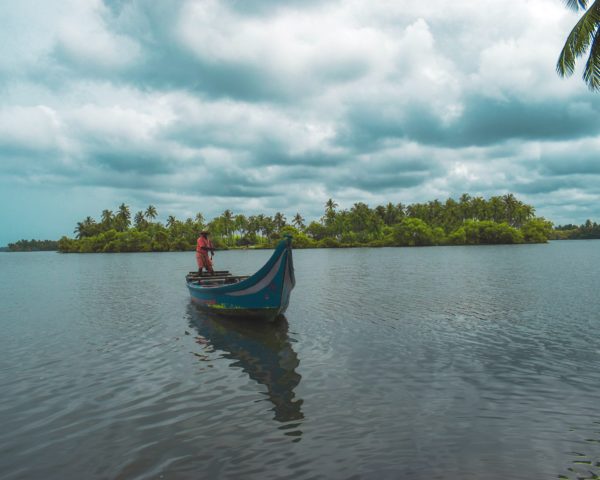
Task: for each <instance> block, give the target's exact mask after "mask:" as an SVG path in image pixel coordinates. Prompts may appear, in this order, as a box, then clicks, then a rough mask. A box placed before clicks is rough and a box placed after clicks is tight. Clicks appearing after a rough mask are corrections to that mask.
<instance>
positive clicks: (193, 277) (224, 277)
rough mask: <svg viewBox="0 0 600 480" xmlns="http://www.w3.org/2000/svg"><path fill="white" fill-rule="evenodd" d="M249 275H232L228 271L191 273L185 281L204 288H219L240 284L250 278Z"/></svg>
mask: <svg viewBox="0 0 600 480" xmlns="http://www.w3.org/2000/svg"><path fill="white" fill-rule="evenodd" d="M248 277H249V275H232V274H231V272H229V271H228V270H215V271H214V272H213V273H208V272H202V274H198V272H189V273H188V274H187V275H186V276H185V279H186V281H187V282H188V283H193V284H195V285H200V286H202V287H218V286H221V285H230V284H232V283H238V282H241V281H242V280H245V279H246V278H248Z"/></svg>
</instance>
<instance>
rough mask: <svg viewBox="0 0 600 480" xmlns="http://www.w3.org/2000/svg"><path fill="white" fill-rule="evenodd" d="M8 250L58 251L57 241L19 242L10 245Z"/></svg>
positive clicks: (32, 240)
mask: <svg viewBox="0 0 600 480" xmlns="http://www.w3.org/2000/svg"><path fill="white" fill-rule="evenodd" d="M7 250H8V251H9V252H54V251H56V250H58V242H57V241H56V240H34V239H31V240H25V239H23V240H19V241H17V242H14V243H9V244H8V248H7Z"/></svg>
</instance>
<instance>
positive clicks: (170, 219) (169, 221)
mask: <svg viewBox="0 0 600 480" xmlns="http://www.w3.org/2000/svg"><path fill="white" fill-rule="evenodd" d="M175 222H177V219H176V218H175V217H174V216H173V215H169V216H168V217H167V228H168V229H171V228H173V225H175Z"/></svg>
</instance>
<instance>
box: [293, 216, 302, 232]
mask: <svg viewBox="0 0 600 480" xmlns="http://www.w3.org/2000/svg"><path fill="white" fill-rule="evenodd" d="M292 223H293V224H294V225H296V228H297V229H298V230H302V229H303V228H304V219H303V218H302V215H300V212H298V213H296V215H294V218H293V220H292Z"/></svg>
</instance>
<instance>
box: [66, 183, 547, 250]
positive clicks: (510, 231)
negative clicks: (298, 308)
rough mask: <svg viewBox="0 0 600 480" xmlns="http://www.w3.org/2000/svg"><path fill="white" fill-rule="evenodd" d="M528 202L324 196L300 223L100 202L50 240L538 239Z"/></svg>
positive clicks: (173, 244) (102, 244)
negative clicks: (165, 213) (370, 200)
mask: <svg viewBox="0 0 600 480" xmlns="http://www.w3.org/2000/svg"><path fill="white" fill-rule="evenodd" d="M534 213H535V209H534V208H533V207H532V206H530V205H527V204H525V203H523V202H521V201H519V200H518V199H517V198H515V196H514V195H513V194H507V195H503V196H495V197H491V198H489V199H484V198H482V197H471V196H470V195H469V194H463V195H462V196H461V197H460V198H459V199H458V200H455V199H452V198H449V199H447V200H446V201H445V202H441V201H439V200H432V201H429V202H426V203H414V204H410V205H404V204H402V203H397V204H393V203H391V202H390V203H387V204H386V205H378V206H376V207H375V208H371V207H369V206H368V205H367V204H365V203H362V202H358V203H355V204H354V205H353V206H352V207H351V208H349V209H340V208H339V205H338V204H337V203H336V202H335V201H334V200H333V199H329V200H328V201H327V202H326V203H325V205H324V212H323V215H322V216H321V218H320V219H318V220H314V221H311V222H309V223H308V224H307V223H306V220H305V219H304V217H303V216H302V215H301V214H300V213H296V214H295V215H294V216H292V217H291V220H288V219H287V218H286V216H285V214H283V213H281V212H277V213H275V214H274V215H272V216H270V215H264V214H258V215H250V216H246V215H243V214H234V213H233V212H232V211H231V210H229V209H228V210H225V211H224V212H223V213H222V214H221V215H219V216H217V217H215V218H213V219H212V220H210V221H206V220H205V218H204V215H203V214H202V213H197V214H196V215H195V216H194V217H193V218H187V219H185V220H179V219H177V218H176V217H174V216H172V215H171V216H169V217H168V218H167V220H166V222H165V223H164V224H163V223H162V222H159V221H155V220H156V218H157V216H158V212H157V210H156V207H154V206H153V205H149V206H148V208H146V209H145V210H144V211H138V212H136V213H135V214H134V215H133V218H132V214H131V211H130V208H129V206H127V205H125V204H124V203H122V204H121V205H120V206H119V207H118V209H117V210H116V211H114V212H113V211H112V210H104V211H103V212H102V213H101V215H100V218H99V219H98V220H96V219H94V218H92V217H86V218H85V219H84V220H82V221H81V222H78V223H77V225H76V228H75V230H74V234H75V238H68V237H63V238H61V239H60V240H59V242H58V249H59V251H61V252H139V251H142V252H150V251H159V252H164V251H189V250H194V249H195V245H196V239H197V237H198V234H199V232H200V231H201V230H204V229H207V230H209V231H210V232H211V238H212V241H213V243H214V244H215V246H216V247H217V248H270V247H273V246H274V245H275V244H276V243H277V242H278V241H279V240H280V239H281V238H282V236H283V235H285V234H291V235H292V236H293V237H294V245H295V247H298V248H310V247H357V246H372V247H381V246H426V245H478V244H512V243H543V242H546V241H548V239H549V238H551V237H552V232H553V230H552V223H551V222H549V221H547V220H545V219H544V218H539V217H536V216H535V215H534Z"/></svg>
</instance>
